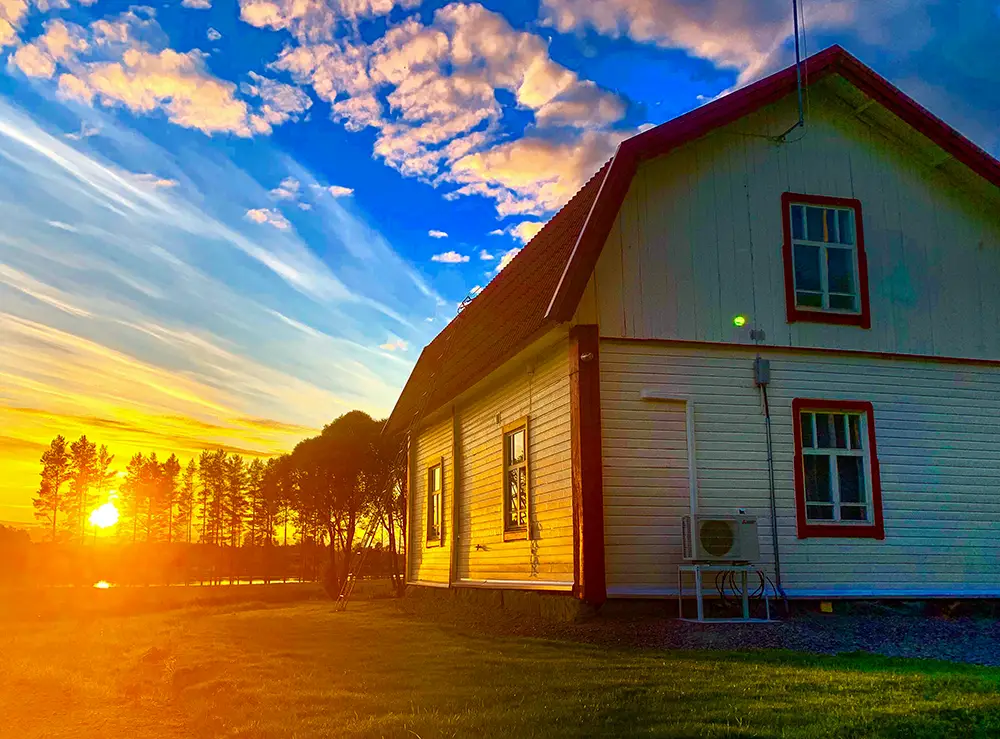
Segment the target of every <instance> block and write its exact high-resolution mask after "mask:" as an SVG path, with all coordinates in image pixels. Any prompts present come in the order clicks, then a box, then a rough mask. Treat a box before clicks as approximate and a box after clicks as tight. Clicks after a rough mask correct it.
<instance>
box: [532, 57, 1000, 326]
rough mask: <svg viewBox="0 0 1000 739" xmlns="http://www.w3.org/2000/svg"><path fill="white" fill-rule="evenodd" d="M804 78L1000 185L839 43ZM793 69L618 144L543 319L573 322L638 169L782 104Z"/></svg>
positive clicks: (959, 143)
mask: <svg viewBox="0 0 1000 739" xmlns="http://www.w3.org/2000/svg"><path fill="white" fill-rule="evenodd" d="M802 65H803V70H802V71H803V75H804V77H805V79H806V80H807V81H808V83H809V84H812V83H814V82H816V81H818V80H820V79H822V78H823V77H826V76H828V75H830V74H839V75H840V76H842V77H843V78H844V79H846V80H847V81H848V82H850V83H851V84H853V85H854V86H855V87H857V88H858V90H860V91H861V92H862V93H863V94H865V95H866V96H868V97H870V98H872V99H874V100H875V101H876V102H878V103H879V104H881V105H882V106H884V107H885V108H886V109H888V110H889V111H891V112H892V113H893V114H895V115H896V116H898V117H899V118H900V119H901V120H902V121H904V122H905V123H907V124H908V125H910V126H912V127H913V128H914V129H915V130H917V131H919V132H920V133H921V134H923V135H924V136H926V137H927V138H928V139H930V140H931V141H933V142H934V143H935V144H937V145H938V146H940V147H941V148H942V149H944V150H945V151H947V152H948V153H949V154H951V155H952V156H953V157H954V158H955V159H956V160H958V161H960V162H962V163H963V164H965V165H966V166H967V167H969V168H970V169H971V170H972V171H973V172H976V173H977V174H979V175H980V176H981V177H983V178H984V179H985V180H986V181H987V182H990V183H992V184H994V185H996V186H998V187H1000V161H997V160H996V159H994V158H993V157H992V156H990V155H989V154H988V153H986V152H985V151H983V150H982V149H980V148H979V147H978V146H976V145H975V144H974V143H972V142H971V141H969V140H968V139H967V138H965V137H964V136H962V134H960V133H958V131H956V130H955V129H953V128H952V127H951V126H949V125H948V124H947V123H945V122H944V121H942V120H941V119H940V118H938V117H936V116H935V115H933V114H932V113H931V112H930V111H928V110H927V109H926V108H924V107H923V106H921V105H919V104H918V103H916V102H915V101H914V100H913V99H911V98H910V97H908V96H907V95H905V94H904V93H903V92H901V91H900V90H899V89H898V88H896V87H895V86H893V85H892V84H890V83H889V82H887V81H886V80H885V79H884V78H883V77H881V76H879V75H878V74H876V73H875V72H874V71H872V70H871V69H869V68H868V67H866V66H865V65H864V64H862V63H861V62H860V61H858V60H857V59H856V58H854V57H853V56H851V55H850V54H848V53H847V52H846V51H845V50H844V49H843V48H842V47H840V46H831V47H829V48H828V49H824V50H823V51H820V52H819V53H817V54H813V55H812V56H811V57H809V58H807V59H805V60H804V61H803V63H802ZM795 85H796V71H795V67H794V66H792V67H788V68H786V69H783V70H781V71H779V72H775V73H774V74H772V75H770V76H769V77H765V78H763V79H761V80H758V81H757V82H754V83H753V84H751V85H747V86H746V87H744V88H742V89H740V90H737V91H736V92H733V93H730V94H729V95H726V96H725V97H722V98H719V99H718V100H715V101H713V102H711V103H708V104H707V105H703V106H702V107H700V108H696V109H695V110H692V111H691V112H690V113H686V114H684V115H682V116H680V117H678V118H674V119H673V120H671V121H668V122H666V123H664V124H662V125H660V126H657V127H656V128H652V129H650V130H648V131H645V132H643V133H641V134H639V135H637V136H633V137H632V138H630V139H628V140H627V141H624V142H623V143H622V144H621V146H619V147H618V152H617V153H616V154H615V158H614V161H613V163H612V166H611V169H610V170H609V172H608V174H607V177H606V179H605V182H604V185H603V186H602V187H601V191H600V192H599V193H598V196H597V200H596V201H595V202H594V204H593V206H592V207H591V212H590V215H589V217H588V218H587V222H586V224H585V225H584V228H583V231H582V232H581V233H580V236H579V237H578V239H577V242H576V245H575V247H574V249H573V252H572V254H571V255H570V258H569V260H568V262H567V264H566V268H565V270H564V271H563V276H562V279H561V280H560V281H559V285H558V287H557V288H556V291H555V293H554V294H553V296H552V300H551V301H550V302H549V308H548V311H547V312H546V317H547V318H551V319H554V320H556V321H569V320H570V319H571V318H572V317H573V313H574V312H575V311H576V306H577V304H578V303H579V301H580V297H581V296H582V295H583V291H584V289H585V288H586V286H587V281H588V280H589V278H590V274H591V272H593V270H594V267H595V266H596V265H597V259H598V257H599V256H600V254H601V250H602V249H603V248H604V242H605V241H606V240H607V238H608V234H609V233H610V232H611V227H612V225H614V221H615V218H616V217H617V215H618V211H619V209H620V208H621V204H622V201H624V199H625V195H626V193H627V192H628V188H629V185H630V184H631V181H632V176H633V175H634V174H635V170H636V167H637V166H638V164H639V163H640V162H642V161H644V160H646V159H650V158H652V157H656V156H660V155H662V154H666V153H667V152H669V151H671V150H672V149H675V148H677V147H679V146H682V145H684V144H686V143H688V142H689V141H693V140H694V139H696V138H700V137H702V136H705V135H706V134H708V133H710V132H711V131H713V130H714V129H716V128H719V127H721V126H725V125H727V124H729V123H732V122H733V121H735V120H738V119H739V118H742V117H743V116H745V115H747V114H748V113H752V112H753V111H755V110H758V109H759V108H762V107H764V106H765V105H769V104H771V103H773V102H775V101H777V100H780V99H781V98H783V97H784V96H785V95H788V94H789V93H791V92H792V91H793V90H794V89H795Z"/></svg>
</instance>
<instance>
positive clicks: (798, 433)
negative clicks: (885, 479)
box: [792, 398, 885, 539]
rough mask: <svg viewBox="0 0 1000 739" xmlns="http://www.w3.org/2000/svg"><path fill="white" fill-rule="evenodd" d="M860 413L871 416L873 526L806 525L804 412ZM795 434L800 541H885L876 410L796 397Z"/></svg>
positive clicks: (862, 403)
mask: <svg viewBox="0 0 1000 739" xmlns="http://www.w3.org/2000/svg"><path fill="white" fill-rule="evenodd" d="M811 410H816V411H824V410H830V411H835V410H837V411H860V412H861V413H865V414H867V416H868V424H867V426H868V449H869V457H870V458H871V468H872V469H871V473H872V474H871V477H872V490H871V495H872V518H873V522H872V524H871V525H870V526H854V525H851V524H815V523H807V522H806V481H805V471H804V470H803V467H802V426H801V424H799V414H800V413H801V412H802V411H811ZM792 432H793V436H794V438H795V522H796V530H797V532H798V538H800V539H809V538H813V537H826V538H840V539H852V538H853V539H885V522H884V520H883V518H882V477H881V473H880V471H879V464H878V446H877V445H876V441H875V409H874V407H873V406H872V404H871V403H869V402H868V401H864V400H827V399H816V398H794V399H793V400H792Z"/></svg>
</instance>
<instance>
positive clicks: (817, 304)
mask: <svg viewBox="0 0 1000 739" xmlns="http://www.w3.org/2000/svg"><path fill="white" fill-rule="evenodd" d="M795 304H796V305H797V306H799V307H800V308H822V307H823V296H822V295H821V294H820V293H805V292H797V293H795Z"/></svg>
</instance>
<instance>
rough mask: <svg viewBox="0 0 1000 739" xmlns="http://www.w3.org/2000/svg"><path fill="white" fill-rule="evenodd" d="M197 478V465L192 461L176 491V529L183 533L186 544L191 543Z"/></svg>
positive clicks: (185, 469)
mask: <svg viewBox="0 0 1000 739" xmlns="http://www.w3.org/2000/svg"><path fill="white" fill-rule="evenodd" d="M197 477H198V463H197V462H195V460H193V459H192V460H191V461H190V462H188V463H187V467H185V468H184V472H183V474H182V476H181V485H180V488H179V489H178V491H177V528H178V531H180V532H183V535H184V541H186V542H187V543H188V544H190V543H191V529H192V521H193V519H194V504H195V495H196V492H197V489H198V483H197ZM178 538H180V537H178Z"/></svg>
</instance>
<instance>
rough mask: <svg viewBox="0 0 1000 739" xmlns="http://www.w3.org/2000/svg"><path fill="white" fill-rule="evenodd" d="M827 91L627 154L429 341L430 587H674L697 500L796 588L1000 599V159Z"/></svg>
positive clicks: (413, 478) (423, 409)
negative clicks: (748, 530)
mask: <svg viewBox="0 0 1000 739" xmlns="http://www.w3.org/2000/svg"><path fill="white" fill-rule="evenodd" d="M803 77H804V80H805V83H806V88H805V101H806V106H805V124H804V126H801V127H793V124H794V123H795V122H796V120H797V119H798V105H797V95H796V74H795V70H794V68H792V69H786V70H784V71H781V72H778V73H777V74H774V75H772V76H770V77H768V78H766V79H763V80H761V81H759V82H757V83H755V84H753V85H751V86H749V87H746V88H743V89H741V90H739V91H737V92H734V93H732V94H730V95H727V96H725V97H723V98H721V99H719V100H716V101H714V102H711V103H709V104H707V105H705V106H703V107H701V108H698V109H697V110H694V111H692V112H690V113H688V114H686V115H684V116H681V117H680V118H677V119H675V120H673V121H670V122H668V123H666V124H664V125H662V126H659V127H658V128H654V129H651V130H649V131H647V132H645V133H642V134H639V135H638V136H635V137H634V138H632V139H630V140H628V141H626V142H624V143H623V144H622V145H621V146H620V147H619V149H618V151H617V153H616V154H615V156H614V158H613V159H612V160H611V161H610V162H608V164H606V165H605V166H604V167H603V168H602V169H601V170H600V171H599V172H598V173H597V174H596V175H595V176H594V177H593V179H591V180H590V182H589V183H587V185H586V186H584V187H583V188H582V189H581V191H580V192H579V193H578V194H577V195H576V196H575V197H574V198H573V199H572V200H571V201H570V202H569V203H568V204H567V205H566V206H565V207H564V208H563V209H562V210H561V211H560V212H559V213H558V214H557V215H556V216H555V217H554V218H553V219H552V220H551V221H550V222H549V223H548V224H547V225H546V226H545V228H543V229H542V231H541V232H540V233H539V234H538V235H537V236H536V237H535V238H534V239H533V240H532V241H531V243H529V244H528V245H527V246H526V247H525V249H524V250H523V252H522V253H521V254H520V255H519V256H518V257H517V258H516V259H514V260H513V262H512V263H511V264H510V265H509V266H508V267H507V268H506V269H505V270H504V271H503V272H502V273H501V274H500V275H499V276H498V277H497V278H496V279H494V280H493V282H492V283H491V284H490V285H489V286H488V287H487V288H486V289H485V290H484V291H483V292H482V293H481V294H480V295H479V296H478V297H477V298H476V299H475V300H473V301H472V302H471V304H469V306H468V307H467V308H466V309H465V310H464V311H463V312H462V313H461V314H459V315H458V317H457V318H455V320H453V321H452V322H451V324H450V325H449V326H448V327H447V328H446V329H445V330H444V331H443V332H442V333H441V334H440V335H439V336H438V337H437V338H436V339H435V340H434V341H433V342H432V343H431V344H430V345H428V346H427V348H426V349H425V350H424V351H423V353H422V355H421V357H420V360H419V362H418V363H417V365H416V367H415V368H414V371H413V374H412V375H411V377H410V379H409V381H408V383H407V385H406V387H405V389H404V390H403V393H402V395H401V396H400V398H399V401H398V403H397V405H396V407H395V410H394V411H393V414H392V417H391V419H390V422H389V424H390V427H391V428H393V429H396V430H405V431H406V432H407V433H408V438H409V461H408V464H409V468H408V469H409V473H408V482H407V484H408V488H409V491H410V496H409V525H408V529H407V532H408V533H407V535H408V542H407V554H408V557H407V567H408V581H409V582H410V583H411V584H413V585H416V586H428V587H438V588H475V587H478V588H496V589H514V590H540V591H549V592H556V593H572V594H573V595H575V596H576V597H577V598H579V599H581V600H583V601H586V602H588V603H591V604H594V605H599V604H601V603H603V602H604V600H605V599H606V598H624V597H667V596H671V595H673V594H675V593H676V587H677V585H676V583H677V565H678V564H679V563H680V562H681V561H682V560H681V558H682V549H681V519H682V517H683V516H684V515H685V514H686V513H688V511H689V506H690V504H691V498H692V497H693V496H696V505H697V508H698V512H699V513H701V514H706V515H708V514H710V515H723V514H736V513H737V512H738V511H740V509H743V510H744V511H745V512H746V515H748V516H750V515H752V516H756V518H757V519H758V522H759V523H760V529H759V545H760V564H761V565H762V566H763V567H764V568H766V569H767V570H768V572H769V573H770V574H771V575H772V576H776V575H778V574H780V577H781V582H782V585H783V588H784V590H785V592H786V593H787V594H788V596H790V597H919V598H924V597H936V596H949V597H975V596H990V597H998V596H1000V453H998V450H1000V163H998V162H997V160H995V159H993V158H992V157H990V156H989V155H988V154H986V153H985V152H983V151H982V150H981V149H979V148H977V147H976V146H975V145H973V144H972V143H970V142H969V141H968V140H967V139H965V138H964V137H962V136H961V135H960V134H958V133H957V132H956V131H955V130H953V129H952V128H950V127H949V126H948V125H946V124H945V123H943V122H942V121H941V120H939V119H938V118H936V117H934V116H933V115H932V114H931V113H929V112H928V111H927V110H925V109H924V108H922V107H921V106H919V105H918V104H917V103H915V102H914V101H913V100H911V99H910V98H908V97H906V96H905V95H904V94H902V93H901V92H900V91H899V90H897V89H896V88H895V87H893V86H892V85H890V84H889V83H888V82H886V81H885V80H884V79H882V78H881V77H879V76H878V75H877V74H875V73H874V72H873V71H871V70H870V69H868V68H867V67H866V66H864V65H863V64H861V63H860V62H859V61H858V60H856V59H855V58H854V57H852V56H850V55H849V54H848V53H847V52H845V51H844V50H843V49H841V48H839V47H833V48H830V49H827V50H825V51H823V52H820V53H818V54H816V55H814V56H813V57H810V58H809V59H808V60H806V61H805V63H804V73H803ZM789 129H791V130H789ZM786 132H787V133H786ZM783 134H784V135H783ZM758 356H760V357H762V358H764V359H766V360H769V363H770V381H769V383H768V384H767V386H766V392H767V400H768V403H767V410H768V411H769V415H770V423H771V439H772V442H773V443H772V452H773V457H772V461H773V486H772V483H771V477H772V476H771V475H770V474H769V464H768V443H767V441H768V437H767V430H766V423H765V406H764V402H763V393H762V391H761V388H760V387H758V385H757V384H756V382H755V375H754V362H755V359H756V358H757V357H758ZM772 489H773V497H774V509H775V512H776V513H775V516H774V518H773V519H772V516H771V497H772ZM692 493H693V496H692ZM772 520H773V521H774V523H775V526H774V532H773V533H774V535H773V536H772V530H771V522H772ZM775 544H776V545H777V551H778V553H779V555H780V557H779V561H780V573H776V572H775V571H774V570H775Z"/></svg>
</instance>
